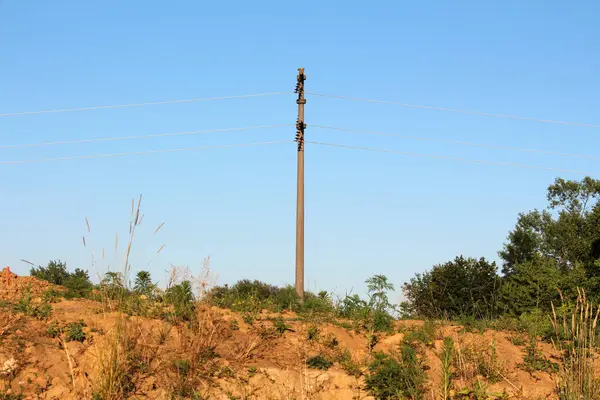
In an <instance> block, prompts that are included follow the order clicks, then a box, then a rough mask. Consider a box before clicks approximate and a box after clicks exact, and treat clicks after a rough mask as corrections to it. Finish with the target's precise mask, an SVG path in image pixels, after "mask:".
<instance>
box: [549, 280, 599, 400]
mask: <svg viewBox="0 0 600 400" xmlns="http://www.w3.org/2000/svg"><path fill="white" fill-rule="evenodd" d="M561 298H562V300H563V307H562V312H560V313H557V312H556V309H555V308H554V305H552V313H553V319H552V324H553V326H554V330H555V334H556V337H555V338H554V340H553V343H554V346H555V347H556V348H557V349H558V350H559V351H560V352H561V355H562V360H561V361H562V363H561V364H562V365H561V366H560V372H559V375H558V379H557V392H558V395H559V397H560V399H561V400H580V399H586V400H587V399H589V400H596V399H600V380H599V379H598V376H597V374H596V368H595V358H596V357H597V353H596V350H597V338H598V332H597V326H598V317H599V315H600V306H597V307H595V306H594V305H593V304H591V303H589V302H588V300H587V297H586V294H585V291H583V290H579V295H578V297H577V300H576V303H575V305H574V307H573V308H572V309H571V312H569V311H568V310H569V308H570V307H569V306H570V305H569V304H568V303H567V302H566V301H565V300H564V297H563V296H562V293H561Z"/></svg>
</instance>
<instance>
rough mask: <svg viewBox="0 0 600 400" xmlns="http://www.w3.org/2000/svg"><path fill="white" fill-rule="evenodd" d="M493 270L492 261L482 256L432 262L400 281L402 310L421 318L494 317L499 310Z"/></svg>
mask: <svg viewBox="0 0 600 400" xmlns="http://www.w3.org/2000/svg"><path fill="white" fill-rule="evenodd" d="M496 270H497V267H496V264H495V263H493V262H492V263H489V262H488V261H487V260H486V259H485V258H481V259H479V260H477V259H475V258H464V257H462V256H460V257H456V258H455V259H454V260H453V261H449V262H447V263H445V264H440V265H435V266H434V267H433V268H432V269H431V271H427V272H425V273H423V274H417V275H416V276H415V277H414V278H412V279H411V280H410V281H409V282H408V283H405V284H404V294H405V295H406V297H407V299H408V304H409V307H408V308H407V307H406V306H405V310H404V311H405V313H408V314H415V315H417V316H420V317H424V318H456V317H459V316H461V315H470V316H474V317H476V318H495V317H497V316H498V315H499V314H500V311H501V310H500V309H499V304H500V302H499V296H500V288H501V279H500V277H499V276H498V275H497V273H496Z"/></svg>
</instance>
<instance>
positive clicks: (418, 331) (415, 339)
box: [404, 320, 437, 347]
mask: <svg viewBox="0 0 600 400" xmlns="http://www.w3.org/2000/svg"><path fill="white" fill-rule="evenodd" d="M436 328H437V327H436V324H435V322H434V321H432V320H427V321H425V323H424V324H423V326H421V327H416V328H413V329H409V330H408V331H407V332H406V334H405V335H404V342H406V343H409V344H415V343H421V344H423V345H425V346H427V347H433V345H434V341H435V338H436V330H437V329H436Z"/></svg>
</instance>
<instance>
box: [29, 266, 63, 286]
mask: <svg viewBox="0 0 600 400" xmlns="http://www.w3.org/2000/svg"><path fill="white" fill-rule="evenodd" d="M29 274H30V275H31V276H33V277H36V278H38V279H42V280H44V281H48V282H50V283H52V284H54V285H61V286H62V285H63V284H64V283H65V281H66V280H67V279H68V278H69V271H67V264H66V263H64V262H62V261H60V260H53V261H50V262H49V263H48V265H46V266H45V267H42V266H39V267H37V268H31V271H29Z"/></svg>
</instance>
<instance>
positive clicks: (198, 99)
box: [0, 92, 292, 117]
mask: <svg viewBox="0 0 600 400" xmlns="http://www.w3.org/2000/svg"><path fill="white" fill-rule="evenodd" d="M291 93H292V92H273V93H258V94H244V95H238V96H221V97H200V98H195V99H184V100H167V101H150V102H144V103H132V104H116V105H108V106H94V107H80V108H63V109H55V110H39V111H21V112H14V113H4V114H0V117H14V116H18V115H34V114H50V113H63V112H73V111H92V110H103V109H109V108H125V107H144V106H156V105H164V104H180V103H194V102H198V101H213V100H230V99H245V98H250V97H264V96H276V95H281V94H291Z"/></svg>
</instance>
